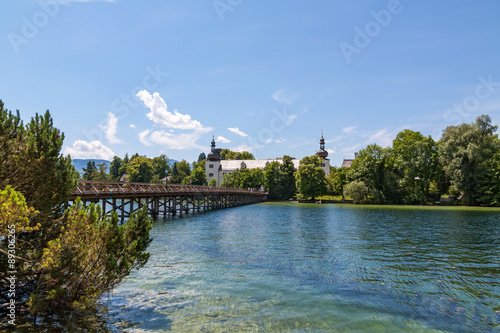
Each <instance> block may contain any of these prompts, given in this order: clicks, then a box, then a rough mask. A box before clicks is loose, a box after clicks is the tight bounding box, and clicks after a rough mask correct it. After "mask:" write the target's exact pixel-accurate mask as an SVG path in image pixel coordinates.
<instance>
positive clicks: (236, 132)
mask: <svg viewBox="0 0 500 333" xmlns="http://www.w3.org/2000/svg"><path fill="white" fill-rule="evenodd" d="M228 130H229V131H230V132H233V133H234V134H236V135H239V136H241V137H242V138H246V137H247V136H248V134H246V133H243V132H242V131H240V129H239V128H238V127H229V128H228Z"/></svg>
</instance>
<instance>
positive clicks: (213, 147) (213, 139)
mask: <svg viewBox="0 0 500 333" xmlns="http://www.w3.org/2000/svg"><path fill="white" fill-rule="evenodd" d="M210 146H211V147H212V149H211V151H214V150H215V138H214V136H213V135H212V144H211V145H210Z"/></svg>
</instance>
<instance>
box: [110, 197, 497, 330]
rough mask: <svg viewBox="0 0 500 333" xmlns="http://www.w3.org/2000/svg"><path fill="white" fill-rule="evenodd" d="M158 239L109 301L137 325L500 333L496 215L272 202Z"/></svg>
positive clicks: (165, 228)
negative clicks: (137, 267)
mask: <svg viewBox="0 0 500 333" xmlns="http://www.w3.org/2000/svg"><path fill="white" fill-rule="evenodd" d="M152 237H153V238H154V240H153V242H152V244H151V246H150V248H149V252H150V253H151V258H150V260H149V262H148V264H147V265H146V266H145V267H144V268H142V269H141V270H139V271H137V272H135V273H133V274H132V275H131V276H130V277H129V278H128V279H127V280H126V281H125V282H124V283H123V284H122V285H121V286H120V287H118V288H117V289H116V290H115V292H114V293H113V294H112V295H111V297H110V301H109V303H110V311H111V313H112V314H115V315H116V316H122V317H124V318H126V319H128V320H131V321H133V322H136V323H137V325H136V326H135V327H133V328H132V329H131V331H133V332H153V331H175V332H242V331H243V332H245V331H262V332H290V331H291V332H309V331H310V332H323V331H324V332H405V331H408V332H500V256H499V253H500V212H499V211H489V210H481V209H471V210H468V209H439V208H432V209H428V208H418V207H401V208H399V207H379V206H354V205H314V204H300V205H298V204H270V203H265V204H258V205H250V206H244V207H237V208H231V209H226V210H219V211H215V212H209V213H202V214H198V215H191V216H189V217H184V218H177V219H167V220H158V221H155V223H154V228H153V230H152ZM497 325H498V326H497Z"/></svg>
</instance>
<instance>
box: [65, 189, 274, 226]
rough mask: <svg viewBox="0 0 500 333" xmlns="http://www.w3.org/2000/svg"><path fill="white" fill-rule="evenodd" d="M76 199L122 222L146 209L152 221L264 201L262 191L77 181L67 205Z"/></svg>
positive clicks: (265, 196) (264, 196)
mask: <svg viewBox="0 0 500 333" xmlns="http://www.w3.org/2000/svg"><path fill="white" fill-rule="evenodd" d="M77 198H80V200H82V202H83V204H84V206H85V207H87V206H88V205H89V204H91V203H94V204H100V205H101V208H102V211H103V213H106V212H108V207H110V209H109V211H115V212H117V213H118V216H119V217H120V220H121V221H124V220H125V219H126V218H128V217H130V215H131V214H132V213H133V212H135V211H137V210H138V209H140V208H142V207H144V206H146V207H147V209H148V212H149V214H150V215H151V216H152V217H153V218H158V217H159V216H160V215H163V217H166V216H167V215H171V216H176V215H177V214H178V215H180V216H182V215H183V214H189V213H190V212H191V213H195V212H201V211H210V210H215V209H222V208H229V207H235V206H240V205H248V204H252V203H258V202H262V201H265V200H266V199H267V193H265V192H263V191H253V190H243V189H234V188H221V187H212V186H199V185H173V184H146V183H129V182H101V181H78V186H77V188H76V189H75V190H74V191H73V193H72V194H71V197H70V199H69V201H75V200H76V199H77Z"/></svg>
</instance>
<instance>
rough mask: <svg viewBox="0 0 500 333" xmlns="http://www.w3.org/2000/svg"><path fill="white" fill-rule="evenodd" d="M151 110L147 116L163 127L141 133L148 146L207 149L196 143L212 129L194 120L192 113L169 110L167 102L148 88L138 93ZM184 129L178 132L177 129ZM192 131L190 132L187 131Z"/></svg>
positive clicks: (141, 137)
mask: <svg viewBox="0 0 500 333" xmlns="http://www.w3.org/2000/svg"><path fill="white" fill-rule="evenodd" d="M137 97H139V98H140V99H141V100H142V102H143V103H144V105H145V106H146V107H147V108H149V110H150V112H149V113H148V114H146V116H147V117H148V118H149V119H150V120H151V121H152V122H153V123H154V125H156V126H159V127H162V128H163V129H159V130H145V131H142V132H141V133H140V134H139V140H140V141H141V142H142V143H143V144H144V145H146V146H151V145H153V144H157V145H161V146H164V147H166V148H169V149H179V150H181V149H205V148H206V147H205V146H200V145H199V144H197V143H196V141H198V140H199V139H200V138H201V136H202V135H203V134H205V133H207V132H210V131H211V130H212V128H211V127H205V126H203V125H202V124H201V123H200V122H199V121H197V120H193V119H192V118H191V116H190V115H188V114H182V113H180V112H179V111H177V110H175V111H174V112H173V113H172V112H170V111H168V108H167V103H165V101H164V100H163V98H161V96H160V94H158V93H157V92H155V93H154V94H153V95H151V94H150V93H149V92H148V91H146V90H141V91H139V92H138V93H137ZM178 130H181V131H184V132H183V133H178V132H177V131H178ZM185 131H190V132H185Z"/></svg>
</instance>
